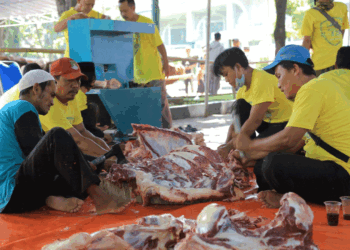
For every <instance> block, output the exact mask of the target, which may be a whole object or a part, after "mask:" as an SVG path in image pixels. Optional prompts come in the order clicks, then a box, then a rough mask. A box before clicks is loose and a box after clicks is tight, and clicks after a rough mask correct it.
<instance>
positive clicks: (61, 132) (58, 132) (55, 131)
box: [47, 127, 72, 138]
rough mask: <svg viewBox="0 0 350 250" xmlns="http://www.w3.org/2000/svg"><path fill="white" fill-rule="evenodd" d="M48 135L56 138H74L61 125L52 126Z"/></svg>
mask: <svg viewBox="0 0 350 250" xmlns="http://www.w3.org/2000/svg"><path fill="white" fill-rule="evenodd" d="M47 135H48V136H50V137H54V138H68V137H69V138H72V136H71V134H70V133H69V132H68V131H66V130H65V129H63V128H61V127H55V128H52V129H51V130H50V131H49V132H47Z"/></svg>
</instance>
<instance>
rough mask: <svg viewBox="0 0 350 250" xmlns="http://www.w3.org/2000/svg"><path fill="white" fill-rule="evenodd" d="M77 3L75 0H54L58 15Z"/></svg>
mask: <svg viewBox="0 0 350 250" xmlns="http://www.w3.org/2000/svg"><path fill="white" fill-rule="evenodd" d="M76 4H77V0H56V5H57V12H58V16H61V15H62V13H63V12H65V11H67V10H69V9H70V8H71V7H74V6H75V5H76Z"/></svg>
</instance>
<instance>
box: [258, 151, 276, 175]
mask: <svg viewBox="0 0 350 250" xmlns="http://www.w3.org/2000/svg"><path fill="white" fill-rule="evenodd" d="M279 154H280V153H278V152H273V153H270V154H268V156H266V157H265V158H264V159H263V162H262V166H261V171H262V173H263V175H264V176H272V175H273V173H274V171H275V168H276V166H277V165H278V164H277V165H276V164H275V162H276V161H277V157H278V155H279Z"/></svg>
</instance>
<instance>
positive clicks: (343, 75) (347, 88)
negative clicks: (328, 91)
mask: <svg viewBox="0 0 350 250" xmlns="http://www.w3.org/2000/svg"><path fill="white" fill-rule="evenodd" d="M319 78H320V79H327V80H329V81H332V82H334V84H336V85H338V87H339V88H340V92H341V93H343V94H344V95H345V96H346V97H347V98H348V99H349V102H350V70H349V69H335V70H332V71H329V72H326V73H323V74H322V75H320V76H319Z"/></svg>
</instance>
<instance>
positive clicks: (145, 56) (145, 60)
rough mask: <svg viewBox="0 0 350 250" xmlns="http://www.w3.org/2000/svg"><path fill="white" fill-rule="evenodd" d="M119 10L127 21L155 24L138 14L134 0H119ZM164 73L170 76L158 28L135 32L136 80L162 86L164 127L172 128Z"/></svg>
mask: <svg viewBox="0 0 350 250" xmlns="http://www.w3.org/2000/svg"><path fill="white" fill-rule="evenodd" d="M119 10H120V14H121V15H122V17H123V18H124V19H125V20H126V21H131V22H139V23H151V24H154V23H153V21H152V20H151V19H149V18H147V17H144V16H141V15H138V14H136V12H135V2H134V0H119ZM160 55H161V56H162V57H160ZM162 61H163V63H162ZM164 73H165V76H166V77H168V76H169V62H168V56H167V53H166V49H165V46H164V44H163V42H162V39H161V37H160V35H159V31H158V28H157V27H155V33H154V34H142V33H141V34H139V33H138V34H135V36H134V82H135V83H137V84H138V85H139V86H140V87H161V90H162V100H161V103H162V127H163V128H171V126H172V117H171V113H170V109H169V104H168V99H167V97H166V88H165V81H164V79H165V76H164Z"/></svg>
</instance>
